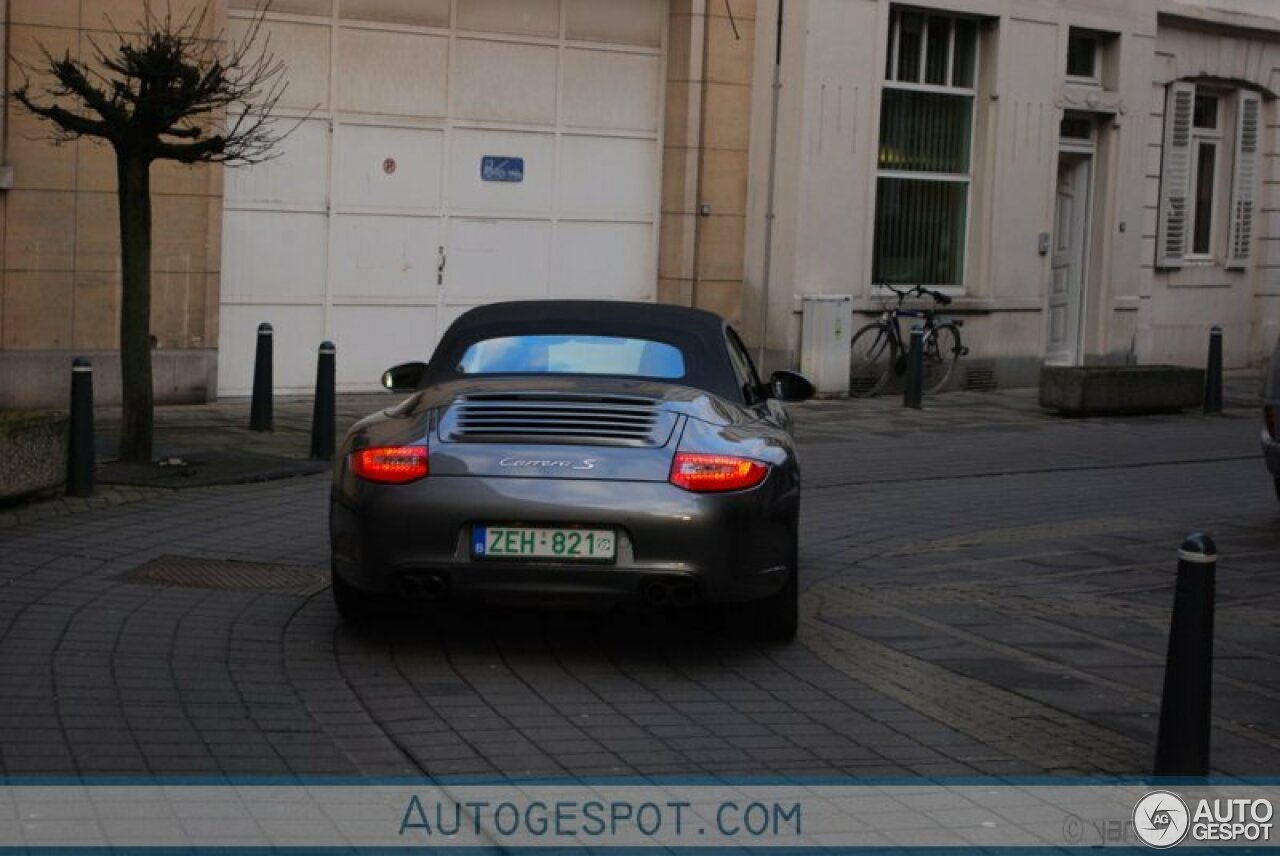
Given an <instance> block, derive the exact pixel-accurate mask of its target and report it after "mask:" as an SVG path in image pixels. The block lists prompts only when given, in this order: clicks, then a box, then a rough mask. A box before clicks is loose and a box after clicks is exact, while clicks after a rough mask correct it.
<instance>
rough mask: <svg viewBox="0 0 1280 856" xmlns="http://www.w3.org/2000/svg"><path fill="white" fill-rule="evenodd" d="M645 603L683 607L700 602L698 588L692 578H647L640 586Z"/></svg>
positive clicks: (660, 606)
mask: <svg viewBox="0 0 1280 856" xmlns="http://www.w3.org/2000/svg"><path fill="white" fill-rule="evenodd" d="M640 596H641V597H643V598H644V601H645V603H647V604H649V605H650V606H654V607H659V608H664V609H665V608H675V609H682V608H684V607H687V606H693V605H694V604H695V603H697V602H698V588H697V586H695V585H694V584H693V582H692V581H691V580H680V579H676V580H666V579H661V578H659V579H651V580H646V581H645V582H644V583H642V584H641V586H640Z"/></svg>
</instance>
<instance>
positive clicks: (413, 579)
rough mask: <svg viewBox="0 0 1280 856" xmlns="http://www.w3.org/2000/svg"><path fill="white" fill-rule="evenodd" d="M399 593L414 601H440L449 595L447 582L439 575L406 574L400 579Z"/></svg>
mask: <svg viewBox="0 0 1280 856" xmlns="http://www.w3.org/2000/svg"><path fill="white" fill-rule="evenodd" d="M400 591H401V592H402V593H403V594H404V596H405V597H408V598H412V599H414V600H440V599H441V598H443V597H445V596H446V595H448V594H449V581H448V580H446V579H445V578H444V577H443V576H441V575H440V574H407V575H405V576H403V577H401V578H400Z"/></svg>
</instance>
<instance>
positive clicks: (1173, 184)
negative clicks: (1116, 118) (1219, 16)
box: [1156, 81, 1262, 269]
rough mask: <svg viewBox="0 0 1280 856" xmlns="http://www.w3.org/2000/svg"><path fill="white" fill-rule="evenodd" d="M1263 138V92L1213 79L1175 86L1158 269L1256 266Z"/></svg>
mask: <svg viewBox="0 0 1280 856" xmlns="http://www.w3.org/2000/svg"><path fill="white" fill-rule="evenodd" d="M1261 133H1262V97H1261V96H1260V95H1259V94H1258V93H1257V92H1254V91H1251V90H1247V89H1232V88H1231V87H1229V86H1224V85H1223V84H1221V83H1214V82H1212V81H1209V82H1206V83H1191V82H1188V81H1177V82H1175V83H1172V84H1170V85H1169V89H1168V92H1167V94H1166V97H1165V116H1164V150H1163V156H1162V160H1161V169H1160V212H1159V213H1160V219H1159V228H1158V230H1157V233H1156V266H1157V267H1162V268H1180V267H1182V266H1183V265H1184V264H1188V263H1190V264H1211V263H1217V264H1223V265H1225V266H1226V267H1228V268H1237V269H1238V268H1245V267H1248V266H1249V262H1250V258H1251V256H1252V255H1253V243H1254V219H1255V216H1256V206H1257V185H1258V170H1259V164H1258V147H1259V141H1260V140H1259V137H1260V134H1261ZM1228 176H1230V185H1229V186H1228V184H1227V177H1228Z"/></svg>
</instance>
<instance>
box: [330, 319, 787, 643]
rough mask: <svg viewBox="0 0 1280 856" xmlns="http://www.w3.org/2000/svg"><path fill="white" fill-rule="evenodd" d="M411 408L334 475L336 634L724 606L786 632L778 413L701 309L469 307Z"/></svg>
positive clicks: (393, 373)
mask: <svg viewBox="0 0 1280 856" xmlns="http://www.w3.org/2000/svg"><path fill="white" fill-rule="evenodd" d="M383 385H384V386H386V387H387V388H389V389H391V390H393V391H402V392H410V393H412V394H411V395H409V397H408V398H407V399H405V400H404V401H403V402H401V403H400V404H398V405H397V406H394V407H391V408H389V409H387V410H385V411H382V412H379V413H375V414H374V415H372V416H369V417H367V418H365V419H363V420H361V421H360V422H358V423H356V424H355V425H354V426H353V427H352V429H351V430H350V432H348V434H347V436H346V438H345V440H344V441H343V443H342V445H341V448H340V449H339V454H338V456H337V458H336V465H335V468H334V481H333V494H332V503H331V515H330V536H331V544H332V550H333V596H334V599H335V602H336V604H337V607H338V611H339V612H340V614H341V615H342V617H343V618H344V619H346V620H348V621H355V620H360V619H364V618H368V617H369V616H370V615H372V614H375V613H377V612H378V611H379V608H380V607H382V606H385V605H388V604H389V603H391V602H397V603H399V604H404V603H406V602H412V601H424V602H425V601H440V600H445V599H450V598H459V599H476V600H508V601H509V600H516V601H521V602H540V603H541V602H547V603H562V602H569V601H581V600H595V601H599V602H603V603H611V602H612V603H626V602H632V603H637V604H648V605H650V606H653V607H659V608H684V607H691V606H695V605H698V604H705V605H709V606H717V605H718V606H720V607H722V609H723V611H724V612H725V613H726V614H727V616H728V617H729V619H730V621H731V622H733V623H734V624H736V625H738V626H739V627H740V628H742V629H743V630H745V631H747V632H749V633H750V634H752V635H755V636H758V637H760V638H766V639H773V640H787V639H790V638H792V637H793V636H794V635H795V632H796V598H797V580H796V570H797V568H796V565H797V552H798V551H797V537H798V535H797V523H798V516H799V511H800V470H799V467H798V465H797V462H796V452H795V446H794V443H793V441H792V438H791V435H790V431H789V429H790V418H789V417H788V415H787V413H786V411H785V409H784V408H783V407H782V405H781V402H783V401H799V400H803V399H805V398H808V397H809V396H811V395H812V394H813V386H812V385H811V384H810V383H809V382H808V381H807V380H806V379H805V378H804V377H802V376H800V375H798V374H795V373H794V372H787V371H780V372H776V373H775V374H774V375H773V376H772V377H771V378H770V380H769V382H768V383H762V382H761V381H760V379H759V378H758V377H757V375H756V371H755V368H754V367H753V365H752V362H751V358H750V356H749V355H748V353H747V350H746V348H745V347H744V346H743V344H742V341H741V340H740V339H739V338H738V335H737V333H735V332H734V330H733V328H732V327H730V326H729V325H728V324H727V323H726V322H725V321H724V320H723V319H722V318H720V317H719V316H717V315H714V314H712V313H709V312H704V311H701V310H697V309H688V308H684V307H678V306H667V305H660V304H650V303H622V302H614V301H559V300H547V301H529V302H517V303H499V304H493V305H489V306H482V307H478V308H475V309H472V310H470V311H469V312H467V313H466V314H465V315H463V316H461V317H460V318H459V319H458V320H457V321H456V322H454V324H453V325H452V326H451V327H450V328H449V330H448V331H447V332H446V333H445V335H444V336H443V337H442V338H441V340H440V343H439V345H438V346H437V348H436V351H435V354H434V355H433V356H432V358H431V361H430V362H429V363H426V364H423V363H407V364H404V365H400V366H396V367H395V368H392V369H390V370H389V371H388V372H387V373H386V374H385V375H384V376H383Z"/></svg>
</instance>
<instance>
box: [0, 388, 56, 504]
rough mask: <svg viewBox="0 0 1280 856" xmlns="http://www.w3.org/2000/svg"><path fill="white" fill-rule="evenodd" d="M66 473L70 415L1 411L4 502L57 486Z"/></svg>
mask: <svg viewBox="0 0 1280 856" xmlns="http://www.w3.org/2000/svg"><path fill="white" fill-rule="evenodd" d="M66 471H67V414H66V413H62V412H59V411H56V410H3V411H0V499H11V498H13V497H16V496H22V495H24V494H28V493H34V492H35V491H40V490H48V489H49V488H53V487H57V486H58V485H60V484H62V482H63V480H64V479H65V478H66Z"/></svg>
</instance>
